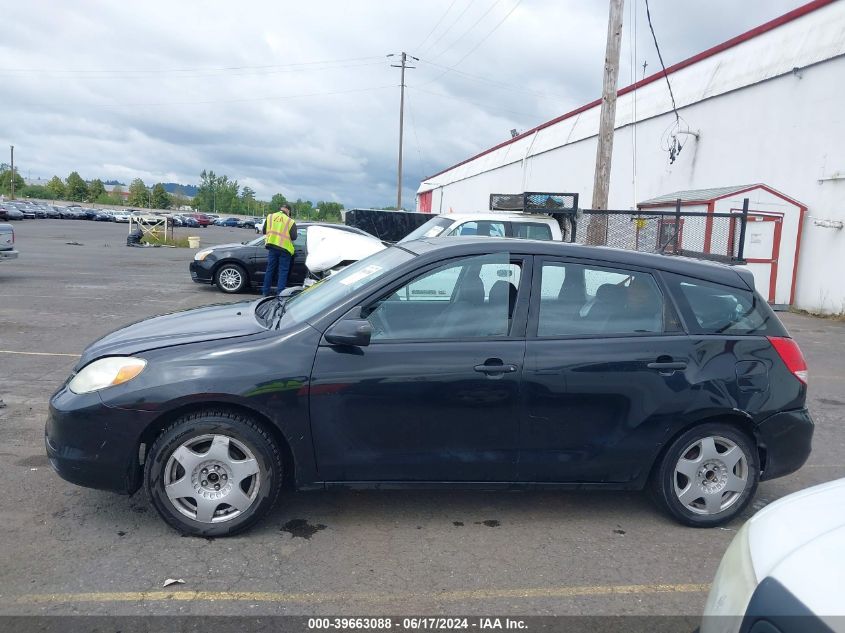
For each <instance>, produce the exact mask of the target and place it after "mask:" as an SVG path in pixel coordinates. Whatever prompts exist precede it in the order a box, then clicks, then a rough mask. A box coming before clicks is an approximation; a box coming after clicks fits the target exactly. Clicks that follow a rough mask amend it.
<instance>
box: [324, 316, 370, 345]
mask: <svg viewBox="0 0 845 633" xmlns="http://www.w3.org/2000/svg"><path fill="white" fill-rule="evenodd" d="M372 335H373V326H372V325H370V322H369V321H367V320H366V319H344V320H343V321H338V322H337V323H335V324H334V325H333V326H331V327H330V328H329V329H328V330H326V334H325V338H326V341H327V342H328V343H331V344H332V345H353V346H355V347H366V346H367V345H369V344H370V337H371V336H372Z"/></svg>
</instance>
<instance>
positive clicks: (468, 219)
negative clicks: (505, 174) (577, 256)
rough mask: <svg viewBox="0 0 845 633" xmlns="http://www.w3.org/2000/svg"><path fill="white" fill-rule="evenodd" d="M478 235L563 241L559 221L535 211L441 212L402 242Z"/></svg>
mask: <svg viewBox="0 0 845 633" xmlns="http://www.w3.org/2000/svg"><path fill="white" fill-rule="evenodd" d="M462 235H478V236H482V237H518V238H523V239H529V240H555V241H558V242H560V241H562V240H563V233H562V231H561V229H560V225H559V224H558V221H557V220H556V219H555V218H554V217H552V216H549V215H543V214H533V213H508V212H504V211H488V212H485V213H442V214H440V215H436V216H434V217H433V218H431V219H430V220H429V221H428V222H426V223H425V224H423V225H422V226H419V227H417V228H416V229H414V230H413V231H411V232H410V233H409V234H408V235H406V236H405V237H403V238H402V239H401V240H399V242H400V243H401V242H410V241H412V240H418V239H421V238H427V237H446V236H462Z"/></svg>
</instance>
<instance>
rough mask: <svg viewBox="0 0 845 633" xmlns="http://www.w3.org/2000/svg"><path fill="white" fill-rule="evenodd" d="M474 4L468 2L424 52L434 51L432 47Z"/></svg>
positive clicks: (472, 1) (470, 0)
mask: <svg viewBox="0 0 845 633" xmlns="http://www.w3.org/2000/svg"><path fill="white" fill-rule="evenodd" d="M474 2H475V0H469V2H468V3H467V6H465V7H464V10H463V11H461V12H460V14H458V17H456V18H455V19H454V20H453V21H452V23H451V24H450V25H449V26H447V27H446V30H445V31H443V32H442V33H441V34H440V37H438V38H437V39H436V40H434V41H433V42H432V43H431V44H430V45H429V46H428V49H427V51H426V52H429V51H432V50H434V47H435V46H437V44H438V42H440V40H442V39H443V38H444V37H445V36H446V34H447V33H448V32H449V31H451V30H452V27H453V26H455V25H456V24H457V23H458V22H460V21H461V18H462V17H464V15H465V14H466V12H467V11H469V8H470V7H471V6H472V5H473V3H474ZM419 52H420V54H422V53H423V51H422V50H420V51H419Z"/></svg>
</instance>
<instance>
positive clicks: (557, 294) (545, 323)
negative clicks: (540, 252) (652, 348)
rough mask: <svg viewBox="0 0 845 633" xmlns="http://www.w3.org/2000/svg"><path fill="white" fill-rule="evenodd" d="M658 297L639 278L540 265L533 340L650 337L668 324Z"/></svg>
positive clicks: (643, 276)
mask: <svg viewBox="0 0 845 633" xmlns="http://www.w3.org/2000/svg"><path fill="white" fill-rule="evenodd" d="M666 310H667V308H666V306H665V305H664V301H663V296H662V294H661V293H660V290H659V289H658V287H657V284H656V282H655V281H654V278H653V277H652V276H651V275H650V274H648V273H643V272H635V271H626V270H619V269H610V268H600V267H594V266H584V265H582V264H575V263H564V262H544V263H543V266H542V268H541V278H540V307H539V315H538V324H537V335H538V336H579V335H588V336H595V335H602V334H655V333H661V332H664V331H665V330H667V329H669V330H675V329H677V327H676V325H675V323H674V319H669V320H668V322H669V324H670V325H669V327H668V328H667V327H666V326H665V325H664V324H665V323H666V322H667V319H666V316H665V312H666Z"/></svg>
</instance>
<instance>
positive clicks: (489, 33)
mask: <svg viewBox="0 0 845 633" xmlns="http://www.w3.org/2000/svg"><path fill="white" fill-rule="evenodd" d="M521 3H522V0H516V4H514V5H513V6H512V7H511V10H510V11H508V12H507V13H506V14H505V17H503V18H502V19H501V20H499V21H498V22H497V23H496V25H495V26H494V27H493V28H492V29H490V30H489V31H488V32H487V34H486V35H485V36H484V37H482V38H481V39H480V40H479V41H478V43H477V44H476V45H475V46H473V47H472V48H471V49H469V51H467V53H466V54H465V55H464V56H463V57H461V58H460V59H459V60H458V61H457V62H455V63H454V64H452V65H451V66H449V67H448V68H447V69H446V70H444V71H443V72H442V73H441V74H440V75H438V76H437V77H435V78H434V79H431V80H429V81H427V82H426V83H424V84H423V85H424V86H427V85H428V84H431V83H434V82H435V81H439V80H440V79H441V78H442V77H444V76H445V75H447V74H448V73H450V72H451V71H452V70H454V69H455V68H456V67H457V66H460V65H461V64H462V63H463V62H464V60H466V58H467V57H469V56H470V55H472V54H473V53H474V52H475V51H477V50H478V48H479V47H480V46H481V45H482V44H484V42H486V41H487V40H488V39H489V38H490V36H491V35H493V33H495V32H496V31H497V30H498V28H499V27H500V26H502V24H504V23H505V21H506V20H507V19H508V18H509V17H510V16H511V14H512V13H513V12H514V11H516V8H517V7H518V6H519V5H520V4H521Z"/></svg>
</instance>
